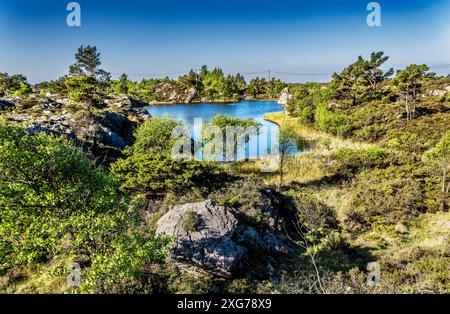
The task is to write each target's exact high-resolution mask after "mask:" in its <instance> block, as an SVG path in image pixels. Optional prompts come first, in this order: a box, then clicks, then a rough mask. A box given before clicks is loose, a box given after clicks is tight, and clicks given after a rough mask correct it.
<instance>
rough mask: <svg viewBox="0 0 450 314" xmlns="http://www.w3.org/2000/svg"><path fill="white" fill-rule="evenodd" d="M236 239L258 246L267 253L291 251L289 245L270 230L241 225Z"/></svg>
mask: <svg viewBox="0 0 450 314" xmlns="http://www.w3.org/2000/svg"><path fill="white" fill-rule="evenodd" d="M235 239H236V241H237V242H238V243H240V244H243V245H245V246H251V247H256V248H258V249H259V250H262V251H264V252H267V253H278V254H288V252H289V247H288V246H287V245H286V244H285V243H284V242H283V241H281V240H280V239H278V238H277V237H276V236H275V234H274V233H273V232H271V231H270V230H256V229H254V228H252V227H249V226H241V227H240V228H239V230H238V232H237V233H236V236H235Z"/></svg>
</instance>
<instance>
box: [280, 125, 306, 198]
mask: <svg viewBox="0 0 450 314" xmlns="http://www.w3.org/2000/svg"><path fill="white" fill-rule="evenodd" d="M279 132H280V133H279V135H278V141H279V142H278V151H279V162H280V165H279V169H280V182H279V184H278V187H279V189H281V188H282V187H283V183H284V182H283V180H284V172H285V166H286V161H287V158H288V157H289V155H291V154H293V153H294V152H295V151H296V150H297V149H302V148H304V147H306V145H307V144H306V142H305V141H304V140H303V139H301V138H299V136H298V135H297V134H295V132H294V131H293V130H292V129H287V128H281V129H280V131H279Z"/></svg>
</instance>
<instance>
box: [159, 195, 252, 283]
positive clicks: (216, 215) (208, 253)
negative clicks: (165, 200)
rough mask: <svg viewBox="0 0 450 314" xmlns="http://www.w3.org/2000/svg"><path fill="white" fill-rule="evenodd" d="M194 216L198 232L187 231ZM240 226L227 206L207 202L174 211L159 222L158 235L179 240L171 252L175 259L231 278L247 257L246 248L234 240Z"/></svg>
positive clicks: (175, 208) (187, 205) (173, 209)
mask: <svg viewBox="0 0 450 314" xmlns="http://www.w3.org/2000/svg"><path fill="white" fill-rule="evenodd" d="M190 215H193V217H195V220H196V222H197V224H196V227H195V229H194V230H186V226H185V221H186V219H187V218H186V217H189V216H190ZM193 219H194V218H193ZM237 225H238V222H237V220H236V218H235V217H234V216H233V214H231V213H230V212H229V211H227V210H226V209H225V208H224V207H222V206H218V205H216V204H215V203H214V202H213V201H205V202H201V203H194V204H185V205H181V206H175V207H174V208H172V209H171V210H170V211H169V212H168V213H166V214H165V215H164V216H163V217H162V218H161V219H160V220H159V221H158V223H157V229H156V234H157V235H166V236H175V237H176V242H175V244H174V245H173V247H172V249H171V253H172V255H173V257H174V258H175V259H177V260H181V261H184V262H188V263H189V264H194V265H196V266H199V267H201V268H204V269H207V270H215V271H217V272H219V273H222V274H225V275H230V274H233V273H235V272H237V271H238V270H239V269H240V267H241V264H242V262H243V260H244V259H245V258H246V249H245V248H244V247H242V246H241V245H239V244H238V243H236V242H235V241H233V239H232V238H233V235H234V233H235V231H236V227H237Z"/></svg>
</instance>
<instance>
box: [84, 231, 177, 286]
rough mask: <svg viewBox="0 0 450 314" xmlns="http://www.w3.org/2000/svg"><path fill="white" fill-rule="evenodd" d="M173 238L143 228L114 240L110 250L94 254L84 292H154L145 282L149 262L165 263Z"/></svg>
mask: <svg viewBox="0 0 450 314" xmlns="http://www.w3.org/2000/svg"><path fill="white" fill-rule="evenodd" d="M170 243H171V240H170V239H168V238H155V237H154V236H153V235H152V233H151V232H148V231H146V230H142V231H140V232H133V233H132V234H131V235H127V234H125V235H122V236H120V237H118V238H117V239H116V240H115V241H113V242H112V243H111V249H110V250H108V252H107V253H102V254H97V255H95V256H94V257H93V261H92V266H91V268H90V270H89V272H88V279H87V280H86V281H84V282H83V285H82V291H83V292H87V293H123V292H126V293H143V292H145V291H147V290H150V291H147V292H151V287H150V286H149V283H148V282H146V281H145V276H144V274H145V265H146V264H147V263H152V262H153V263H154V262H163V261H164V259H165V255H166V254H167V251H168V248H169V245H170Z"/></svg>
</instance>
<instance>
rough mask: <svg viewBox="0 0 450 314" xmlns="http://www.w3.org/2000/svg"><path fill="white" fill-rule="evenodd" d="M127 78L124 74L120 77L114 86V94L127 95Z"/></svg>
mask: <svg viewBox="0 0 450 314" xmlns="http://www.w3.org/2000/svg"><path fill="white" fill-rule="evenodd" d="M128 82H129V81H128V76H127V75H126V74H125V73H124V74H122V75H121V76H120V78H119V81H118V82H117V85H116V93H118V94H128Z"/></svg>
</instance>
